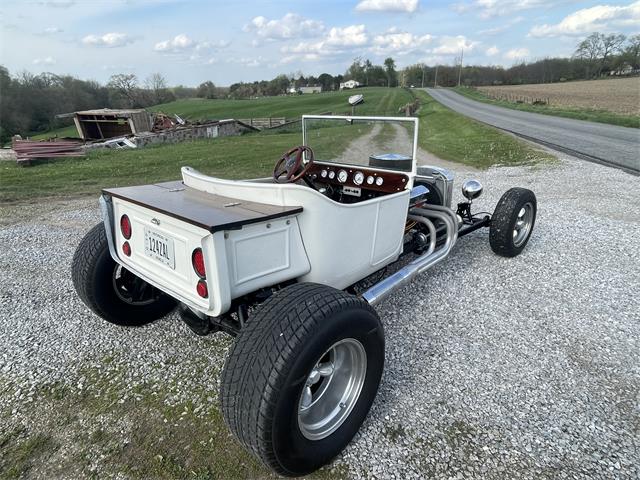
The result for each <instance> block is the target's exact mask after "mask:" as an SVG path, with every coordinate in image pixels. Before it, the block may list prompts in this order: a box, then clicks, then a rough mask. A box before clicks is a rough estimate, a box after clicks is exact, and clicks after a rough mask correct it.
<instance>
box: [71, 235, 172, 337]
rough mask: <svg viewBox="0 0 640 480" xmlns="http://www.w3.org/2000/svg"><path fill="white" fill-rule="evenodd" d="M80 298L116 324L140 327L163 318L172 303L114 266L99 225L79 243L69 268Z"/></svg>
mask: <svg viewBox="0 0 640 480" xmlns="http://www.w3.org/2000/svg"><path fill="white" fill-rule="evenodd" d="M71 276H72V279H73V285H74V287H75V289H76V292H77V293H78V296H79V297H80V299H81V300H82V301H83V302H84V304H85V305H86V306H87V307H89V308H90V309H91V310H92V311H93V312H94V313H95V314H96V315H98V316H100V317H102V318H104V319H105V320H106V321H108V322H111V323H114V324H116V325H124V326H141V325H145V324H147V323H149V322H152V321H154V320H156V319H158V318H161V317H163V316H165V315H166V314H167V313H169V312H170V311H171V310H173V309H174V308H175V306H176V301H175V300H174V299H173V298H171V297H169V296H168V295H166V294H164V293H162V292H161V291H160V290H158V289H156V288H155V287H153V286H152V285H149V284H148V283H147V282H145V281H144V280H142V279H140V278H139V277H136V276H135V275H133V274H132V273H131V272H129V271H128V270H126V269H125V268H124V267H121V266H120V265H118V264H117V263H116V262H115V261H114V260H113V258H111V255H110V253H109V245H108V243H107V235H106V232H105V227H104V224H103V223H99V224H98V225H96V226H95V227H93V228H92V229H91V230H90V231H89V233H87V234H86V235H85V237H84V238H83V239H82V240H81V242H80V245H78V248H77V249H76V252H75V254H74V255H73V262H72V265H71Z"/></svg>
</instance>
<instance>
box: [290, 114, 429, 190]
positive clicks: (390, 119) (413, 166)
mask: <svg viewBox="0 0 640 480" xmlns="http://www.w3.org/2000/svg"><path fill="white" fill-rule="evenodd" d="M307 120H336V123H338V122H337V120H343V121H345V122H348V121H349V120H353V121H383V122H405V123H413V151H412V161H411V171H410V172H409V171H400V170H394V169H388V168H380V167H366V168H369V169H371V170H380V171H383V172H393V173H404V174H405V175H410V177H411V178H413V177H415V176H416V172H417V154H418V127H419V119H418V118H416V117H379V116H362V117H359V116H354V115H302V144H303V145H307V122H306V121H307ZM311 148H313V147H311ZM317 163H321V164H323V165H324V164H328V165H339V166H341V167H347V168H353V167H354V166H357V165H356V164H350V163H338V162H323V161H322V160H318V162H317Z"/></svg>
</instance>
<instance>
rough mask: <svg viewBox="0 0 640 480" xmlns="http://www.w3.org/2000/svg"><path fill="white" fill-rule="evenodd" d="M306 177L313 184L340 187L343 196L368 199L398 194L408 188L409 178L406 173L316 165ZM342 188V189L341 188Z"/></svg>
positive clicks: (357, 167)
mask: <svg viewBox="0 0 640 480" xmlns="http://www.w3.org/2000/svg"><path fill="white" fill-rule="evenodd" d="M306 176H307V177H308V178H309V180H311V181H312V182H313V183H316V184H317V183H320V184H326V185H327V186H331V187H334V189H335V187H338V192H337V193H340V194H342V195H349V196H352V197H362V199H368V198H373V197H377V196H380V195H381V194H385V193H387V194H388V193H396V192H400V191H402V190H404V189H405V188H406V187H407V182H408V181H409V177H408V176H407V175H405V174H404V173H395V172H386V171H380V170H372V169H370V168H361V167H359V166H351V167H344V166H341V165H333V164H323V163H319V162H318V163H314V164H313V165H312V166H311V168H310V169H309V171H308V172H307V174H306ZM340 187H341V188H340Z"/></svg>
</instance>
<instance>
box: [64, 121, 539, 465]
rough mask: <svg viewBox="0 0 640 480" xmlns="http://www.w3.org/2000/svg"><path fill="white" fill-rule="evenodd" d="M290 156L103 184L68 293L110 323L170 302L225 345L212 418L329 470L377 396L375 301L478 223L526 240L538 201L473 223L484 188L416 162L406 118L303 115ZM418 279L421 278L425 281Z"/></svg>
mask: <svg viewBox="0 0 640 480" xmlns="http://www.w3.org/2000/svg"><path fill="white" fill-rule="evenodd" d="M302 134H303V141H302V143H303V146H299V147H295V148H292V149H291V150H290V151H288V152H286V153H285V154H284V155H283V156H282V158H280V159H279V160H278V161H277V162H276V165H275V168H274V172H273V177H272V178H265V179H257V180H246V181H245V180H243V181H236V180H223V179H220V178H214V177H211V176H207V175H204V174H202V173H200V172H198V171H196V170H193V169H191V168H189V167H184V168H183V169H182V180H181V181H173V182H166V183H157V184H153V185H143V186H137V187H121V188H109V189H105V190H103V193H102V196H101V198H100V205H101V209H102V215H103V222H102V223H100V224H98V225H96V226H95V227H94V228H93V229H92V230H91V231H90V232H89V233H88V234H87V235H86V236H85V238H84V239H83V240H82V242H81V243H80V245H79V247H78V249H77V251H76V253H75V255H74V258H73V266H72V274H73V282H74V285H75V288H76V290H77V292H78V294H79V296H80V297H81V299H82V300H83V301H84V303H85V304H86V305H87V306H88V307H89V308H90V309H91V310H93V312H95V313H96V314H97V315H98V316H100V317H102V318H103V319H105V320H107V321H109V322H112V323H115V324H118V325H132V326H136V325H142V324H145V323H148V322H151V321H153V320H155V319H157V318H160V317H162V316H164V315H166V314H167V313H169V312H170V311H172V310H173V309H174V308H175V307H176V306H178V308H179V314H180V317H181V318H182V319H183V320H184V322H185V323H186V324H187V325H188V326H189V327H190V328H191V329H192V330H193V331H194V332H195V333H197V334H199V335H206V334H209V333H212V332H217V331H223V332H226V333H228V334H230V335H232V336H234V337H235V341H234V343H233V346H232V347H231V351H230V354H229V356H228V358H227V360H226V364H225V366H224V370H223V373H222V379H221V389H220V390H221V391H220V401H221V409H222V413H223V416H224V419H225V421H226V423H227V425H228V426H229V429H230V430H231V431H232V432H233V434H234V435H235V436H236V437H237V439H238V440H239V441H240V442H241V443H242V444H243V445H244V446H245V447H246V448H247V449H248V450H250V451H251V452H252V453H253V454H255V455H256V456H257V457H259V458H260V459H261V460H262V461H263V462H264V463H265V464H266V465H268V466H269V467H270V468H272V469H273V470H275V471H276V472H278V473H279V474H282V475H289V476H295V475H302V474H306V473H309V472H312V471H314V470H316V469H317V468H319V467H321V466H322V465H324V464H326V463H327V462H329V461H330V460H331V459H332V458H333V457H334V456H335V455H337V454H338V453H339V452H340V451H341V450H342V449H343V448H344V447H345V446H346V445H347V443H348V442H349V441H350V440H351V439H352V437H353V436H354V435H355V433H356V432H357V431H358V429H359V427H360V425H361V424H362V422H363V421H364V419H365V417H366V415H367V413H368V411H369V408H370V407H371V404H372V403H373V400H374V398H375V396H376V392H377V390H378V385H379V383H380V378H381V375H382V369H383V364H384V355H385V354H384V332H383V326H382V323H381V321H380V319H379V317H378V315H377V314H376V311H375V310H374V308H373V307H374V306H375V305H376V304H377V303H378V302H380V301H382V300H383V299H385V298H386V297H387V296H388V295H390V294H392V293H393V292H394V291H395V290H396V289H398V288H400V287H402V286H404V285H406V284H407V283H409V282H410V281H411V280H413V279H415V278H416V277H417V276H418V275H419V274H420V273H422V272H425V271H426V270H427V269H428V268H430V267H432V266H433V265H435V264H436V263H438V262H440V261H442V260H443V259H445V258H446V257H447V255H448V254H449V253H450V252H451V250H452V248H453V247H454V245H455V243H456V241H457V240H458V239H459V238H460V237H462V236H463V235H466V234H468V233H470V232H472V231H474V230H476V229H479V228H482V227H488V228H489V229H490V232H489V241H490V245H491V248H492V249H493V251H494V252H496V253H497V254H498V255H502V256H507V257H510V256H515V255H517V254H519V253H520V252H521V251H522V250H523V249H524V247H525V245H526V244H527V242H528V240H529V237H530V235H531V232H532V230H533V226H534V222H535V218H536V197H535V195H534V194H533V192H531V191H530V190H526V189H523V188H512V189H510V190H508V191H507V192H506V193H505V194H504V195H503V196H502V198H501V199H500V201H499V203H498V205H497V206H496V208H495V211H494V213H493V215H489V214H487V213H481V214H473V213H472V211H471V206H472V205H471V204H472V202H473V200H474V199H475V198H476V197H478V196H479V195H480V194H481V192H482V186H481V185H480V183H479V182H477V181H475V180H469V181H467V182H465V183H464V185H463V186H462V192H463V194H464V196H465V197H466V199H467V200H466V201H465V202H462V203H458V204H457V205H456V206H455V207H452V205H451V202H452V187H453V176H452V175H451V173H449V172H448V171H446V170H444V169H442V168H436V167H430V166H418V165H417V163H418V162H417V159H416V153H417V139H418V119H416V118H391V117H337V116H303V117H302ZM423 281H424V280H423Z"/></svg>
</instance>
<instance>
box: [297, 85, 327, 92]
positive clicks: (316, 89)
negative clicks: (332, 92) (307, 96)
mask: <svg viewBox="0 0 640 480" xmlns="http://www.w3.org/2000/svg"><path fill="white" fill-rule="evenodd" d="M298 90H299V91H300V93H322V85H320V86H317V87H300V88H299V89H298Z"/></svg>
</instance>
